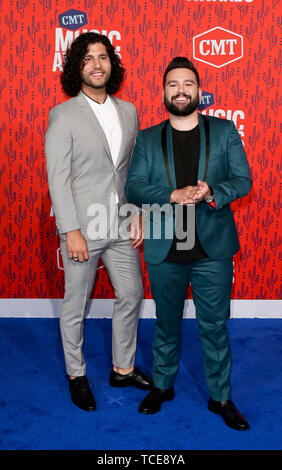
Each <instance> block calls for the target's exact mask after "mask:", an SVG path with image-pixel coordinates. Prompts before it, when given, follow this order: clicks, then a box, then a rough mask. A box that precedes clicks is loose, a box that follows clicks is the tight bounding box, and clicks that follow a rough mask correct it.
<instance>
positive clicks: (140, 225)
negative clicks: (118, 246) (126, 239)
mask: <svg viewBox="0 0 282 470" xmlns="http://www.w3.org/2000/svg"><path fill="white" fill-rule="evenodd" d="M144 236H145V218H144V217H143V216H142V215H141V214H135V215H134V216H133V217H132V220H131V225H130V238H131V239H132V240H133V241H132V246H133V248H134V249H136V248H137V247H138V246H140V245H141V243H142V242H143V240H144Z"/></svg>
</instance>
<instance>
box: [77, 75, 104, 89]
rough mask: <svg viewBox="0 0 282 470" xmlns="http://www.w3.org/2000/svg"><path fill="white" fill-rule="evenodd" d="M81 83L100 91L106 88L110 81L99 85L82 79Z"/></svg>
mask: <svg viewBox="0 0 282 470" xmlns="http://www.w3.org/2000/svg"><path fill="white" fill-rule="evenodd" d="M81 81H82V83H83V84H84V85H87V86H89V87H91V88H94V89H95V90H99V89H100V88H105V86H106V85H107V83H108V81H109V79H105V80H104V81H103V82H101V83H97V84H96V83H93V82H92V81H91V80H90V79H88V78H85V77H81Z"/></svg>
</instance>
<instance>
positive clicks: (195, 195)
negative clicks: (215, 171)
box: [170, 180, 210, 204]
mask: <svg viewBox="0 0 282 470" xmlns="http://www.w3.org/2000/svg"><path fill="white" fill-rule="evenodd" d="M209 194H210V188H209V186H208V184H207V183H206V182H205V181H201V180H198V181H197V186H185V188H181V189H175V190H174V191H173V192H172V193H171V196H170V202H176V203H177V204H199V202H201V201H203V200H204V199H205V198H206V197H207V196H209Z"/></svg>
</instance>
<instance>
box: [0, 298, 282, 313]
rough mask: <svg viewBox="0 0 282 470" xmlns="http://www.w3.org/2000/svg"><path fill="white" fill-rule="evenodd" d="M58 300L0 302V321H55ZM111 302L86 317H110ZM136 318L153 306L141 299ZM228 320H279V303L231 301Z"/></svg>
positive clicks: (188, 307) (94, 303)
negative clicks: (42, 319) (32, 319)
mask: <svg viewBox="0 0 282 470" xmlns="http://www.w3.org/2000/svg"><path fill="white" fill-rule="evenodd" d="M61 303H62V299H0V318H1V317H3V318H4V317H5V318H7V317H11V318H15V317H17V318H29V317H31V318H57V317H59V314H60V308H61ZM113 306H114V299H92V300H90V302H89V310H88V312H87V315H86V316H87V317H88V318H111V317H112V311H113ZM183 317H184V318H195V307H194V303H193V301H192V300H191V299H188V300H186V303H185V308H184V315H183ZM140 318H155V303H154V301H153V300H152V299H145V300H144V302H143V306H142V311H141V312H140ZM231 318H282V300H231Z"/></svg>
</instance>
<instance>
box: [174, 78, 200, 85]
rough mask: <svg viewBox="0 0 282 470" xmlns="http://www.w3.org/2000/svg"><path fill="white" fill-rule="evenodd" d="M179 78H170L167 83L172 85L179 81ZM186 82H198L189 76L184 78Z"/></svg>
mask: <svg viewBox="0 0 282 470" xmlns="http://www.w3.org/2000/svg"><path fill="white" fill-rule="evenodd" d="M178 81H179V80H169V81H168V82H167V85H170V84H171V83H177V82H178ZM184 82H188V83H196V81H195V80H193V79H192V78H191V79H190V78H187V79H186V80H184Z"/></svg>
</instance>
